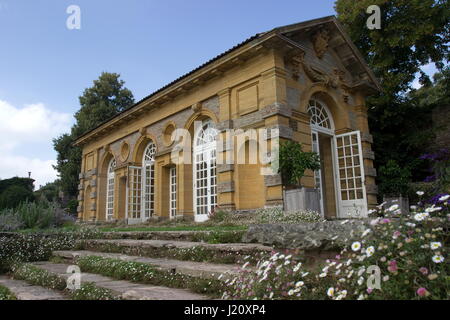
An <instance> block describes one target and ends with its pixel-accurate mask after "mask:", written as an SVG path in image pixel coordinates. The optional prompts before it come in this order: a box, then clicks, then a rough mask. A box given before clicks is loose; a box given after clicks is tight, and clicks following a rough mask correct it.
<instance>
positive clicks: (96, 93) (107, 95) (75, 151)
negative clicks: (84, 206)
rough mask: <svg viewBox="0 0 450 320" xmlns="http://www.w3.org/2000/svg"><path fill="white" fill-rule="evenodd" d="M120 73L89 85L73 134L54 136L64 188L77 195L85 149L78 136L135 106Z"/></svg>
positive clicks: (105, 75)
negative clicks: (77, 140) (80, 144)
mask: <svg viewBox="0 0 450 320" xmlns="http://www.w3.org/2000/svg"><path fill="white" fill-rule="evenodd" d="M119 77H120V75H119V74H117V73H108V72H103V73H102V74H101V75H100V77H99V78H98V80H95V81H94V85H93V86H92V87H90V88H87V89H86V90H85V91H84V92H83V95H82V96H80V97H79V100H80V105H81V108H80V110H79V111H78V112H77V113H76V114H75V119H76V123H75V124H74V125H73V127H72V129H71V133H70V134H63V135H61V136H60V137H58V138H56V139H54V140H53V146H54V149H55V150H56V152H57V154H58V156H57V164H56V166H55V169H56V170H57V171H58V173H59V176H60V179H61V188H62V190H63V191H64V192H65V193H66V194H68V195H70V196H72V197H75V196H76V194H77V192H78V190H77V185H78V182H79V180H78V175H79V173H80V170H81V149H80V148H79V147H74V146H73V143H74V142H75V140H76V139H77V138H78V137H79V136H81V135H83V134H84V133H86V132H88V131H89V130H92V129H94V128H95V127H97V126H98V125H100V124H101V123H103V122H104V121H106V120H108V119H110V118H111V117H113V116H115V115H117V114H118V113H120V112H122V111H124V110H125V109H127V108H129V107H131V106H132V105H133V103H134V98H133V94H132V93H131V91H130V90H128V89H127V88H124V84H125V82H124V81H123V80H119Z"/></svg>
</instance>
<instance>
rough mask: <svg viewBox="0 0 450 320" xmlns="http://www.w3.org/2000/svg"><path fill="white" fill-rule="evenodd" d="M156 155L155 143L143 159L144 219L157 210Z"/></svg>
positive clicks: (147, 150) (151, 144)
mask: <svg viewBox="0 0 450 320" xmlns="http://www.w3.org/2000/svg"><path fill="white" fill-rule="evenodd" d="M155 154H156V145H155V144H154V143H153V141H150V143H149V144H148V145H147V147H146V148H145V150H144V155H143V158H142V170H143V173H142V189H143V190H142V191H143V192H142V194H143V201H142V205H143V209H144V219H148V218H150V217H152V216H153V212H154V209H155Z"/></svg>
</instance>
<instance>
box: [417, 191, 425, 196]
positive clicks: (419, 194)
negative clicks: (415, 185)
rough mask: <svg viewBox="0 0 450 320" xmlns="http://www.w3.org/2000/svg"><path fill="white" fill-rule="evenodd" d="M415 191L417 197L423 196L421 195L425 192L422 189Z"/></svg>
mask: <svg viewBox="0 0 450 320" xmlns="http://www.w3.org/2000/svg"><path fill="white" fill-rule="evenodd" d="M416 193H417V195H418V196H419V197H421V196H423V195H424V194H425V192H423V191H417V192H416Z"/></svg>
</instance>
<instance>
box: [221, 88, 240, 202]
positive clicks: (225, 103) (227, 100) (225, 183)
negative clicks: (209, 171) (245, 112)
mask: <svg viewBox="0 0 450 320" xmlns="http://www.w3.org/2000/svg"><path fill="white" fill-rule="evenodd" d="M218 96H219V105H220V112H219V123H218V124H217V130H218V131H219V137H218V141H217V203H218V206H219V207H220V208H221V209H224V210H235V209H236V203H235V188H234V148H233V139H234V137H233V136H232V134H231V132H230V131H229V130H230V129H233V120H231V90H230V89H229V88H226V89H224V90H222V91H220V92H219V93H218Z"/></svg>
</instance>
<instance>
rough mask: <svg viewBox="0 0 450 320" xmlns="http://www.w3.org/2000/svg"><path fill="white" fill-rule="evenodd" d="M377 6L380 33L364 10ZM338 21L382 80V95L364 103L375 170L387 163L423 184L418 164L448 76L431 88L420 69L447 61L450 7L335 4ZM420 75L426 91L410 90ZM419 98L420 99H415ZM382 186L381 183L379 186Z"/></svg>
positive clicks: (395, 2) (439, 1)
mask: <svg viewBox="0 0 450 320" xmlns="http://www.w3.org/2000/svg"><path fill="white" fill-rule="evenodd" d="M370 5H378V6H379V7H380V9H381V15H382V21H381V29H380V30H369V29H368V28H367V27H366V21H367V19H368V17H369V15H368V14H367V13H366V9H367V8H368V7H369V6H370ZM335 9H336V12H337V14H338V19H339V21H340V22H341V23H342V24H343V25H344V28H345V29H346V31H347V32H348V33H349V35H350V37H351V39H352V40H353V42H354V43H355V44H356V46H357V47H358V48H359V49H360V51H361V52H362V54H363V56H364V57H365V59H366V61H367V62H368V64H369V66H370V67H371V69H372V70H373V71H374V73H375V75H376V76H377V78H378V79H379V80H380V81H381V85H382V88H383V92H382V93H381V94H379V95H377V96H374V97H371V98H370V99H368V101H367V103H368V110H369V125H370V128H371V133H372V135H373V136H374V145H373V149H374V151H375V166H376V167H377V168H380V167H382V166H385V165H386V164H387V162H388V161H389V160H390V159H393V160H396V161H397V162H398V164H399V165H400V166H401V167H402V168H407V169H408V170H409V171H410V172H411V174H412V178H413V180H415V181H417V180H422V179H423V178H424V177H425V174H426V167H424V166H423V163H422V162H421V161H418V160H416V159H417V158H419V156H420V155H421V154H422V153H423V150H425V149H426V148H429V147H430V140H431V139H432V130H431V110H432V109H433V108H434V107H435V106H436V105H437V104H439V103H445V101H447V102H448V97H449V96H450V95H449V88H450V87H449V86H448V85H447V86H445V83H446V84H448V71H446V72H444V73H445V74H447V76H445V78H446V79H447V80H445V81H444V82H441V80H439V77H438V79H436V80H437V82H435V83H434V84H431V82H430V80H429V79H428V77H427V76H426V74H424V73H423V72H422V71H421V67H422V66H423V65H425V64H427V63H429V62H434V63H435V64H436V65H437V67H438V68H442V67H443V66H444V64H445V63H447V62H448V61H449V46H448V42H449V39H450V38H449V30H450V28H449V25H450V24H449V17H450V2H449V1H447V0H360V1H354V0H337V1H336V2H335ZM418 72H420V74H421V82H422V83H423V84H425V85H426V86H425V87H423V88H422V89H420V90H418V91H417V92H416V91H414V90H413V91H412V92H410V93H409V94H408V90H410V89H411V83H412V81H413V80H414V79H415V76H416V74H417V73H418ZM418 98H419V99H418ZM399 129H400V130H399ZM378 184H379V186H380V187H382V184H383V182H382V181H379V182H378Z"/></svg>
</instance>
